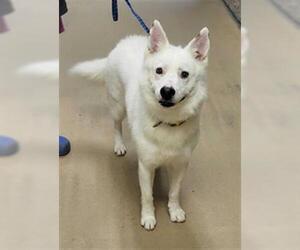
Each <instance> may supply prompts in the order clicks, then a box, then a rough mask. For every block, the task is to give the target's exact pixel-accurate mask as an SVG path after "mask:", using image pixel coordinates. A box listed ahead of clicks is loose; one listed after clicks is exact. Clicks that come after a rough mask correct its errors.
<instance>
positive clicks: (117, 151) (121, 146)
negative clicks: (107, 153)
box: [114, 144, 127, 156]
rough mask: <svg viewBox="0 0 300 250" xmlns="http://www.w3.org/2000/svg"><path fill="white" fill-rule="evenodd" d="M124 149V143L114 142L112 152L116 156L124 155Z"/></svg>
mask: <svg viewBox="0 0 300 250" xmlns="http://www.w3.org/2000/svg"><path fill="white" fill-rule="evenodd" d="M126 151H127V149H126V147H125V145H124V144H115V147H114V153H115V154H116V155H117V156H124V155H125V154H126Z"/></svg>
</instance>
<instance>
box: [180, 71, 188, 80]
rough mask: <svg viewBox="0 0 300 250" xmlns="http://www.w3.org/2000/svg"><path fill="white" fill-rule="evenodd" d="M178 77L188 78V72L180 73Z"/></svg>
mask: <svg viewBox="0 0 300 250" xmlns="http://www.w3.org/2000/svg"><path fill="white" fill-rule="evenodd" d="M180 76H181V78H182V79H185V78H188V77H189V72H187V71H182V72H181V74H180Z"/></svg>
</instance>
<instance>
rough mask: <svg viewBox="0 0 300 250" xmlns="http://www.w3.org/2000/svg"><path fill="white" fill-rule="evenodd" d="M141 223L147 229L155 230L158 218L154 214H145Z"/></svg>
mask: <svg viewBox="0 0 300 250" xmlns="http://www.w3.org/2000/svg"><path fill="white" fill-rule="evenodd" d="M141 225H142V226H143V227H144V228H145V229H146V230H153V229H154V228H155V225H156V219H155V217H154V216H153V215H144V216H142V218H141Z"/></svg>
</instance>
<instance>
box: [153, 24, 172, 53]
mask: <svg viewBox="0 0 300 250" xmlns="http://www.w3.org/2000/svg"><path fill="white" fill-rule="evenodd" d="M168 44H169V41H168V38H167V36H166V33H165V31H164V29H163V28H162V26H161V25H160V22H159V21H157V20H154V22H153V25H152V27H151V29H150V37H149V51H150V53H154V52H158V51H160V50H161V49H163V48H164V47H166V46H167V45H168Z"/></svg>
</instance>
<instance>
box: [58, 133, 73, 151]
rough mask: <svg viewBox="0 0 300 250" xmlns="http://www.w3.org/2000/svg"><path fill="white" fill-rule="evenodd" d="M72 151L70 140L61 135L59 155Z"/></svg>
mask: <svg viewBox="0 0 300 250" xmlns="http://www.w3.org/2000/svg"><path fill="white" fill-rule="evenodd" d="M70 151H71V143H70V141H69V140H68V139H67V138H66V137H64V136H59V156H65V155H67V154H68V153H70Z"/></svg>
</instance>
